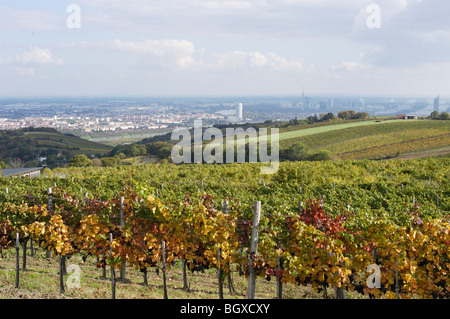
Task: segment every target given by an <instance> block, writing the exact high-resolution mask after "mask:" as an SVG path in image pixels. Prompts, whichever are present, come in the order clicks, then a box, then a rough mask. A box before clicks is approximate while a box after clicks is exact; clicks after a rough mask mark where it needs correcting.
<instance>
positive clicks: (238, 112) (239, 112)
mask: <svg viewBox="0 0 450 319" xmlns="http://www.w3.org/2000/svg"><path fill="white" fill-rule="evenodd" d="M236 117H237V118H238V119H242V103H238V105H237V106H236Z"/></svg>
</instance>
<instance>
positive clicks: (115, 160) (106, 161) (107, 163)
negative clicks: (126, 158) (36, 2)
mask: <svg viewBox="0 0 450 319" xmlns="http://www.w3.org/2000/svg"><path fill="white" fill-rule="evenodd" d="M119 164H120V160H119V157H118V156H114V157H103V158H102V165H103V166H104V167H115V166H117V165H119Z"/></svg>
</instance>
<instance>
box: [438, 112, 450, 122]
mask: <svg viewBox="0 0 450 319" xmlns="http://www.w3.org/2000/svg"><path fill="white" fill-rule="evenodd" d="M439 119H440V120H448V119H450V115H449V114H448V113H447V112H442V113H441V115H439Z"/></svg>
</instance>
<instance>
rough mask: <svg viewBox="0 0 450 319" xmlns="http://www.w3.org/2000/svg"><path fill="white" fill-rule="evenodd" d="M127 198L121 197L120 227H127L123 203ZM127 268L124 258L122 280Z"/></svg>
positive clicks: (121, 270)
mask: <svg viewBox="0 0 450 319" xmlns="http://www.w3.org/2000/svg"><path fill="white" fill-rule="evenodd" d="M124 200H125V198H124V197H123V196H121V197H120V227H121V228H122V229H123V228H124V227H125V221H124V220H123V206H124V205H123V203H124ZM126 269H127V261H126V260H124V262H123V264H122V267H121V268H120V281H125V280H126V279H125V276H126Z"/></svg>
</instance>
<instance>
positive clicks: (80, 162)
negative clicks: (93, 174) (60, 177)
mask: <svg viewBox="0 0 450 319" xmlns="http://www.w3.org/2000/svg"><path fill="white" fill-rule="evenodd" d="M68 164H69V166H71V167H86V166H92V161H91V160H90V159H89V158H88V157H87V156H86V155H75V156H74V157H73V158H71V159H70V160H69V161H68Z"/></svg>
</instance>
